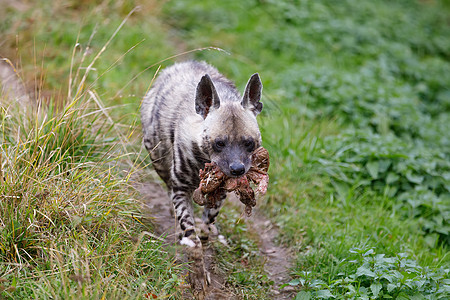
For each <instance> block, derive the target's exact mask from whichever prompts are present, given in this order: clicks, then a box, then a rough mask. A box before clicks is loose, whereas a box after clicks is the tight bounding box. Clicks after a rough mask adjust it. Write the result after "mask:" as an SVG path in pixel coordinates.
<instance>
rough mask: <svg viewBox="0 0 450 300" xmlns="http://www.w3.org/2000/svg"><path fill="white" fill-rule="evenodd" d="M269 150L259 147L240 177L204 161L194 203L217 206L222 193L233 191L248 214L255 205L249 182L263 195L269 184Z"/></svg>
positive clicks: (248, 214)
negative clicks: (247, 169)
mask: <svg viewBox="0 0 450 300" xmlns="http://www.w3.org/2000/svg"><path fill="white" fill-rule="evenodd" d="M268 170H269V152H268V151H267V150H266V149H264V148H263V147H260V148H258V149H256V150H255V151H254V152H253V154H252V166H251V167H250V170H249V171H248V172H247V174H245V175H243V176H241V177H228V176H226V175H225V174H224V173H223V172H222V171H221V170H220V168H219V167H218V166H217V165H216V164H215V163H206V164H205V168H204V169H203V170H200V172H199V176H200V185H199V187H198V188H197V189H196V190H195V191H194V194H193V198H194V201H195V203H197V204H199V205H206V207H208V208H217V205H216V203H217V201H219V200H220V196H221V194H222V193H224V192H225V191H226V192H232V191H234V192H235V193H236V195H237V196H238V197H239V199H240V201H241V202H242V203H243V204H245V213H246V214H247V216H250V215H251V213H252V207H254V206H255V205H256V199H255V192H254V191H253V189H252V188H251V187H250V182H252V183H254V184H256V185H257V188H256V193H257V194H258V195H264V194H265V193H266V192H267V186H268V184H269V175H268V174H267V171H268Z"/></svg>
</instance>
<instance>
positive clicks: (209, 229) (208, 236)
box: [195, 218, 219, 242]
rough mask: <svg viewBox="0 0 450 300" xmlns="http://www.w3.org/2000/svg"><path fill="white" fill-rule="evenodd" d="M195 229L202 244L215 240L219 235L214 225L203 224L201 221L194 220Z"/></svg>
mask: <svg viewBox="0 0 450 300" xmlns="http://www.w3.org/2000/svg"><path fill="white" fill-rule="evenodd" d="M195 221H196V227H197V229H198V235H199V237H200V240H201V241H202V242H206V241H208V240H215V239H216V238H217V236H218V235H219V231H218V230H217V227H216V225H214V224H209V225H207V224H205V223H204V222H203V221H202V220H201V219H198V218H197V219H196V220H195Z"/></svg>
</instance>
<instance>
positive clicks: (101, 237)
mask: <svg viewBox="0 0 450 300" xmlns="http://www.w3.org/2000/svg"><path fill="white" fill-rule="evenodd" d="M26 4H27V5H28V6H26V7H25V9H23V10H21V11H20V10H17V9H13V8H8V10H7V11H8V13H7V14H5V13H4V12H3V14H4V15H1V14H2V13H0V17H2V19H3V20H5V22H3V23H2V24H1V25H0V35H1V36H3V37H5V38H4V39H3V41H2V42H0V46H1V48H2V52H0V55H2V56H6V57H9V58H11V59H13V60H14V61H15V62H16V63H17V64H19V65H21V66H22V68H21V69H22V70H23V71H22V72H23V78H24V79H25V83H26V84H27V85H28V87H29V88H30V89H31V90H34V91H36V92H35V94H37V95H41V97H45V95H48V94H50V95H51V97H50V98H53V101H55V102H57V103H64V105H62V106H61V107H62V109H60V110H57V109H54V110H52V109H50V110H49V111H45V112H44V113H43V117H42V118H41V119H39V122H37V123H36V122H32V120H34V119H33V118H31V119H29V120H27V121H26V122H25V121H24V120H21V119H17V115H16V114H13V113H12V112H11V111H10V108H8V109H3V112H2V118H3V120H2V139H3V141H5V142H3V141H2V148H1V150H2V158H3V164H2V166H3V173H4V174H5V176H6V181H5V184H3V185H2V191H1V193H0V195H2V197H6V198H5V199H7V201H6V200H5V201H3V200H4V199H2V203H1V205H2V206H3V207H2V209H1V214H2V215H1V220H2V222H1V223H0V224H1V226H2V229H3V230H2V233H1V234H2V239H3V240H2V249H4V250H2V252H1V255H2V261H3V262H5V264H2V268H4V269H3V270H2V272H1V273H0V274H2V275H0V276H1V278H4V280H5V282H4V283H2V284H3V286H4V288H3V295H4V296H5V297H11V298H14V297H24V296H25V295H32V297H38V296H42V297H50V295H51V296H52V297H55V298H58V297H59V298H65V297H64V296H67V295H69V294H70V295H82V296H83V295H84V297H86V298H89V296H87V295H99V296H100V297H102V296H101V295H103V292H106V293H107V295H108V296H109V297H106V298H116V297H119V295H120V296H123V295H125V297H129V298H139V297H142V295H143V293H155V294H157V295H158V296H160V295H173V297H175V298H176V297H177V295H178V294H177V293H179V292H180V288H179V285H180V284H181V285H182V282H183V278H182V276H181V275H180V274H182V272H181V271H180V270H181V267H180V266H177V265H176V264H173V263H172V262H173V258H171V257H170V255H169V254H167V253H166V252H165V251H164V250H162V249H161V244H160V242H159V241H158V240H155V239H151V238H148V236H147V235H145V236H143V237H142V238H140V235H139V233H141V235H142V232H144V231H150V232H151V229H150V228H147V226H146V225H143V224H141V223H140V222H138V221H139V217H138V216H139V215H140V213H139V203H138V202H137V201H136V200H135V196H134V194H133V193H132V191H131V190H130V189H129V187H128V186H127V180H128V177H127V174H125V175H124V174H123V172H122V171H121V170H123V169H125V170H130V169H129V168H130V166H129V164H130V163H131V165H132V164H133V163H134V162H135V161H138V162H140V161H141V159H142V157H141V155H140V154H139V153H140V142H139V139H138V136H139V134H138V130H137V129H136V127H138V115H137V112H138V108H139V103H140V99H141V98H142V95H144V94H145V92H146V90H147V89H148V87H149V85H150V82H151V80H152V78H153V76H154V74H155V72H156V71H157V68H158V66H159V64H158V62H159V61H161V60H164V59H166V58H168V57H170V56H172V55H176V54H178V53H182V52H184V51H187V50H190V49H197V48H202V47H218V48H221V49H224V50H225V51H226V52H223V51H194V52H190V53H189V54H187V55H182V56H180V57H177V59H178V60H182V59H187V58H196V59H204V60H207V61H208V62H210V63H212V64H213V65H215V66H217V67H218V68H219V70H221V71H222V72H223V73H224V74H226V75H227V76H228V77H230V78H233V79H234V80H235V81H236V83H237V84H238V86H239V87H240V88H241V89H242V88H243V85H244V84H245V82H246V81H247V79H248V76H249V75H250V74H253V73H254V72H259V73H260V75H261V77H262V80H263V83H264V96H263V97H264V98H263V102H264V109H263V112H262V114H261V115H260V117H259V119H260V120H259V121H260V127H261V131H262V136H263V140H264V146H265V147H266V148H267V149H268V150H269V153H270V154H271V158H272V165H271V170H270V178H271V185H270V188H269V195H268V196H267V197H266V199H265V202H264V203H260V204H259V205H260V206H261V207H262V208H263V210H264V212H265V213H266V214H267V216H269V217H270V218H271V219H272V220H273V221H274V222H275V223H277V225H278V226H279V228H280V232H281V235H280V238H279V242H280V243H283V244H285V245H287V246H289V247H292V248H293V249H294V251H295V253H296V263H295V267H294V268H293V269H292V274H293V281H292V282H290V284H291V285H293V286H296V287H298V288H299V289H300V287H301V286H302V287H301V289H302V291H300V292H299V294H298V296H297V298H299V299H310V298H331V297H332V296H330V295H333V296H334V297H344V298H345V297H348V298H361V299H367V297H372V298H381V297H393V298H397V299H403V298H407V297H419V298H420V297H425V298H427V299H434V298H433V297H435V298H439V297H443V298H445V297H446V296H448V284H449V283H448V268H449V263H450V261H449V259H450V257H449V255H448V247H449V234H448V232H449V226H450V225H449V211H450V208H449V205H448V203H450V201H449V199H450V191H449V190H448V187H449V186H450V182H449V180H450V179H449V174H450V166H449V164H448V161H450V153H449V151H448V149H450V148H449V145H450V144H449V141H450V137H449V134H448V132H449V127H448V126H449V124H450V122H449V107H450V106H449V103H450V101H449V99H450V98H449V95H450V94H449V90H448V82H450V78H449V74H450V62H449V59H450V52H449V49H450V47H449V45H450V35H449V32H450V31H449V28H448V27H449V26H448V24H449V18H448V15H449V14H448V12H449V9H450V7H449V5H448V3H447V2H446V1H395V2H392V1H376V2H373V1H363V2H361V1H354V0H347V1H250V0H248V1H223V2H220V3H218V2H213V1H196V0H192V1H168V2H167V3H165V4H160V3H157V2H149V3H140V2H139V1H103V2H99V3H90V2H83V4H81V5H77V4H74V3H73V2H71V1H66V2H65V1H63V2H62V3H61V4H55V5H54V4H52V3H50V2H43V4H42V7H39V8H37V7H35V6H33V5H32V4H30V3H27V2H26ZM137 4H141V6H140V9H139V10H136V11H135V12H134V13H133V14H132V15H131V16H130V17H128V19H127V21H126V23H124V24H123V27H122V29H121V30H120V31H119V32H118V33H117V35H116V36H115V37H114V39H112V40H111V41H110V42H108V40H109V39H110V37H111V35H112V34H113V33H114V32H115V30H116V28H117V27H118V26H119V25H120V24H122V22H123V21H124V19H126V18H127V15H128V13H129V12H130V11H131V10H133V8H134V7H135V5H137ZM46 11H48V12H50V13H51V15H55V16H58V17H55V18H52V19H51V20H50V21H49V22H47V21H45V22H44V21H43V20H46V19H47V17H46V15H48V14H44V12H46ZM16 33H19V34H18V37H16ZM77 43H78V44H77ZM107 43H108V47H107V49H106V51H104V52H103V51H102V47H103V46H104V45H105V44H107ZM75 45H77V46H76V47H75ZM16 48H17V49H18V50H15V49H16ZM100 52H101V58H100V59H98V60H95V63H94V64H93V65H92V66H91V68H90V69H89V72H88V75H87V76H86V84H82V85H80V83H81V81H80V80H81V78H82V77H83V76H82V74H84V73H83V72H84V71H86V68H87V67H88V66H89V65H90V63H91V62H92V61H93V59H94V57H95V55H96V54H97V53H100ZM72 53H73V54H72ZM227 53H228V54H227ZM41 61H42V62H41ZM172 62H173V60H167V61H164V62H162V63H161V65H162V66H163V67H164V66H165V65H168V64H170V63H172ZM155 63H156V65H155V66H154V67H151V66H152V65H154V64H155ZM71 66H75V67H73V68H72V70H73V71H72V77H71V75H70V74H71V72H70V70H71ZM76 70H79V72H80V75H79V76H78V77H77V76H75V74H76V72H75V71H76ZM61 78H64V79H65V80H61ZM69 78H72V79H73V82H72V83H69V82H70V81H69ZM75 78H77V79H75ZM69 86H71V87H73V88H72V90H73V91H75V90H76V88H77V87H81V89H80V90H81V91H83V92H82V93H81V94H80V95H77V96H75V92H73V93H72V97H69V98H68V97H66V95H67V94H68V93H67V91H68V89H69ZM48 91H50V93H47V92H48ZM88 91H91V92H92V94H90V93H89V92H88ZM3 98H5V95H3ZM96 99H97V100H96ZM4 100H7V99H4ZM103 103H105V104H103ZM50 107H52V106H50ZM15 118H16V119H15ZM21 124H28V125H27V126H28V127H24V126H22V125H21ZM63 124H64V126H63ZM65 124H72V126H71V127H70V128H76V129H77V130H68V128H69V127H67V126H65ZM19 125H20V126H19ZM117 132H121V134H120V135H118V134H117ZM130 152H131V153H133V154H131V153H130ZM135 153H137V154H135ZM137 157H138V158H137ZM144 161H145V160H144ZM10 162H15V163H14V164H11V163H10ZM144 164H145V162H144ZM140 166H142V164H140V165H139V168H140ZM74 186H76V187H77V189H74V188H73V187H74ZM17 197H19V198H17ZM66 205H67V206H66ZM110 209H111V211H110ZM234 214H235V213H234V212H233V211H232V210H230V209H227V210H226V211H225V213H224V214H222V215H221V216H220V217H219V226H221V227H222V231H223V232H224V233H226V236H228V239H229V242H230V248H227V249H224V248H221V247H222V246H218V257H219V258H220V263H221V266H222V267H223V269H224V270H227V274H228V276H229V277H228V284H229V285H230V286H232V287H234V289H235V291H236V293H237V294H239V295H242V297H243V298H249V299H261V298H264V297H269V296H268V291H269V289H270V282H268V281H267V278H266V277H264V276H265V275H264V274H263V273H262V272H263V270H262V268H261V261H259V260H258V258H257V249H256V244H255V237H252V236H251V234H249V233H248V232H246V230H245V226H244V225H242V224H239V223H236V222H237V219H238V218H237V217H236V216H234ZM135 217H136V218H137V219H136V218H135ZM123 237H126V238H123ZM3 241H6V242H3ZM19 245H20V247H19ZM15 247H17V250H16V249H15ZM19 249H20V251H19ZM45 249H52V250H45ZM358 249H359V250H358ZM358 251H360V252H361V253H359V252H358ZM369 252H370V253H369ZM117 253H119V254H117ZM246 253H248V254H246ZM358 253H359V254H358ZM365 253H369V254H367V255H366V256H364V254H365ZM399 253H405V254H404V258H405V259H408V260H409V261H408V264H409V268H411V269H408V270H406V269H401V268H403V267H401V268H400V267H399V266H401V259H403V258H402V257H403V256H399ZM245 255H248V256H247V257H244V256H245ZM380 255H382V257H384V258H385V259H384V258H383V259H381V258H380V257H381V256H380ZM383 255H384V256H383ZM402 255H403V254H402ZM110 257H111V258H112V259H109V258H110ZM243 257H244V258H245V259H244V260H245V261H246V264H242V259H243ZM377 258H378V259H379V261H378V263H379V264H378V265H377V264H375V263H374V261H373V260H375V259H377ZM395 259H398V261H396V260H395ZM123 260H129V261H131V267H129V268H125V265H124V264H121V263H120V261H123ZM371 260H372V261H371ZM363 267H364V268H365V269H367V270H369V271H370V272H375V270H379V269H380V268H381V269H383V270H385V271H386V272H388V273H389V272H391V273H392V272H394V271H398V272H399V273H400V274H403V275H402V276H404V277H402V278H407V279H411V280H412V282H415V283H417V282H422V281H421V280H425V281H424V282H426V283H424V285H422V286H421V287H418V286H408V285H406V284H404V285H400V286H396V287H395V288H394V287H393V286H388V284H393V282H394V281H395V282H397V281H396V280H403V279H402V278H401V276H397V277H392V278H391V277H389V279H386V278H384V279H380V278H379V277H376V276H370V274H372V273H370V272H369V271H367V272H366V273H365V274H362V273H361V270H363V269H362V268H363ZM376 268H378V269H376ZM399 268H400V269H399ZM122 269H123V270H124V271H120V270H122ZM358 270H359V271H358ZM445 270H447V271H445ZM358 272H359V273H358ZM405 272H406V273H405ZM408 272H409V273H408ZM80 273H81V274H82V275H81V277H77V276H78V274H80ZM391 273H389V274H391ZM394 273H395V272H394ZM394 273H392V274H394ZM42 274H45V275H46V276H40V275H42ZM47 274H49V275H47ZM242 274H244V275H245V276H242ZM367 274H369V275H367ZM395 274H397V273H395ZM407 274H410V275H411V276H410V277H408V276H409V275H408V276H407ZM439 274H441V275H439ZM413 275H414V276H413ZM439 276H441V277H442V278H438V277H439ZM77 278H78V279H79V278H91V279H90V280H77ZM346 278H348V281H345V280H347V279H346ZM108 280H112V283H113V284H111V285H110V282H111V281H108ZM389 280H392V282H388V281H389ZM405 280H406V279H405ZM427 280H428V281H427ZM433 280H434V282H437V283H438V284H439V285H440V287H441V288H443V289H442V290H439V292H438V290H436V291H435V295H429V294H427V291H426V289H427V288H428V290H431V285H430V286H428V285H427V284H432V282H433ZM142 282H145V283H146V285H147V286H146V287H143V286H142V285H141V283H142ZM405 282H406V281H405ZM286 284H288V283H286ZM350 286H351V287H350ZM422 287H425V290H423V289H422ZM352 288H353V290H354V292H352V291H351V289H352ZM421 289H422V290H421ZM446 289H447V290H446ZM33 293H34V294H33ZM77 293H78V294H77ZM83 293H84V294H83ZM346 293H347V294H346ZM351 293H353V294H351ZM446 293H447V294H446ZM345 295H346V296H345ZM73 297H75V296H73ZM94 297H95V296H94ZM308 297H309V298H308ZM365 297H366V298H365ZM402 297H403V298H402ZM97 298H98V297H97Z"/></svg>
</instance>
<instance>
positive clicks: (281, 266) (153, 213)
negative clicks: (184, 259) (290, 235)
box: [135, 182, 295, 300]
mask: <svg viewBox="0 0 450 300" xmlns="http://www.w3.org/2000/svg"><path fill="white" fill-rule="evenodd" d="M135 186H136V188H137V190H138V191H139V193H140V194H141V197H142V200H143V201H144V205H145V210H147V211H148V213H149V216H150V217H151V220H152V221H151V222H152V223H153V224H154V226H155V231H156V233H157V234H159V235H160V236H162V237H164V238H165V240H166V242H167V243H168V244H169V245H174V244H176V243H177V242H178V240H177V237H176V222H175V219H174V218H173V216H172V215H171V213H170V199H169V197H168V195H167V192H166V191H165V190H164V188H162V187H161V186H160V185H159V184H157V183H152V182H147V183H138V184H136V185H135ZM226 201H227V202H231V204H232V205H235V206H237V207H239V208H240V209H242V204H241V203H240V201H239V199H237V197H236V196H234V194H230V195H229V196H228V199H227V200H226ZM225 205H227V203H226V202H225ZM228 205H230V204H228ZM246 223H247V226H248V227H249V228H250V230H251V231H252V232H253V233H255V235H256V236H258V237H259V249H260V253H261V255H262V256H263V258H264V261H265V265H264V270H265V272H266V273H267V275H268V277H269V278H270V279H271V280H272V281H273V282H274V286H273V289H272V292H271V295H270V296H269V295H268V296H269V297H270V299H276V300H284V299H293V298H294V297H295V293H294V291H293V290H292V289H289V287H286V288H284V289H280V286H281V285H282V284H284V283H287V282H289V280H290V276H289V269H290V268H291V266H292V265H291V259H290V258H291V253H290V251H289V250H288V249H287V248H285V247H283V246H279V245H277V244H276V243H275V239H276V237H277V236H278V230H277V228H276V227H275V226H274V225H273V224H272V223H271V221H270V220H268V219H267V218H266V217H264V216H263V215H262V214H261V213H260V212H259V211H258V209H254V211H253V215H252V217H250V218H246ZM203 253H204V261H205V267H206V269H207V271H208V272H209V273H210V278H211V283H210V285H209V287H208V291H207V292H206V298H205V299H209V300H215V299H225V300H226V299H240V298H239V297H238V296H236V295H235V294H234V293H233V291H232V289H231V288H228V287H227V286H226V277H225V276H226V274H224V272H223V271H221V270H220V268H219V267H218V265H217V263H216V260H215V249H214V245H213V244H212V243H208V244H207V245H204V246H203ZM185 296H186V298H189V299H192V295H191V294H190V293H189V292H187V293H185Z"/></svg>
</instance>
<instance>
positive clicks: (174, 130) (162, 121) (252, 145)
mask: <svg viewBox="0 0 450 300" xmlns="http://www.w3.org/2000/svg"><path fill="white" fill-rule="evenodd" d="M261 91H262V83H261V80H260V78H259V75H258V74H254V75H253V76H251V78H250V80H249V81H248V83H247V86H246V88H245V92H244V95H243V97H241V96H240V95H239V92H238V91H237V89H236V87H235V86H234V84H233V83H232V82H231V81H230V80H228V79H227V78H225V77H224V76H223V75H222V74H220V73H219V72H218V71H217V70H216V69H215V68H214V67H212V66H210V65H208V64H207V63H205V62H196V61H190V62H183V63H177V64H175V65H173V66H171V67H168V68H166V69H165V70H163V71H162V72H161V73H160V74H159V76H158V78H157V79H156V80H155V82H154V84H153V87H152V88H151V90H150V91H149V92H148V94H147V95H146V96H145V98H144V100H143V103H142V107H141V119H142V126H143V131H144V145H145V147H146V148H147V150H148V151H149V153H150V157H151V159H152V161H153V166H154V168H155V170H156V172H157V173H158V175H159V176H160V177H161V178H162V179H163V180H164V182H165V183H166V185H167V187H168V189H169V192H170V197H171V199H172V202H173V206H174V208H175V215H176V218H177V220H178V222H179V224H180V227H181V230H182V231H183V239H182V243H186V244H188V245H191V246H193V245H195V244H197V243H198V238H197V235H196V234H195V231H194V214H193V209H192V193H193V191H194V190H195V189H196V188H197V187H198V185H199V182H200V179H199V170H200V169H201V168H203V167H204V165H205V163H207V162H211V161H213V162H215V163H216V164H217V165H218V166H219V168H220V169H221V170H222V172H223V173H225V174H226V175H228V176H231V177H232V176H241V175H243V174H245V173H246V172H247V171H248V170H249V169H250V166H251V155H252V152H253V150H255V149H256V148H258V147H260V145H261V134H260V132H259V128H258V124H257V121H256V116H257V115H258V114H259V113H260V112H261V109H262V106H263V105H262V103H261V102H260V98H261ZM225 197H226V195H225V192H224V193H223V195H222V197H221V198H222V201H219V202H218V203H217V205H216V207H214V208H205V210H204V212H203V216H202V219H203V222H204V223H205V224H206V225H208V226H210V225H211V224H213V223H214V221H215V218H216V216H217V215H218V213H219V209H220V206H221V205H222V202H223V200H224V199H225Z"/></svg>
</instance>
